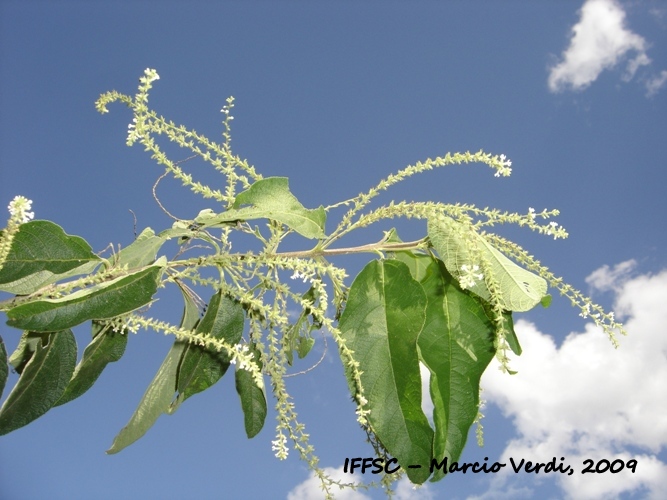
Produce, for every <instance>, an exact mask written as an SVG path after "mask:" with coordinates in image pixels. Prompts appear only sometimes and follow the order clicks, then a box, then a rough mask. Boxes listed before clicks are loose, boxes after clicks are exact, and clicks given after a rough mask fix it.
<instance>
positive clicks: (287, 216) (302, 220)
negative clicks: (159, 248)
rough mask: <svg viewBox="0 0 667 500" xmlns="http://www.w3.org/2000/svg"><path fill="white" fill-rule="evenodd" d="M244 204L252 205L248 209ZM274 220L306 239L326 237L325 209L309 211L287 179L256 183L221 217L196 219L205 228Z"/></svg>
mask: <svg viewBox="0 0 667 500" xmlns="http://www.w3.org/2000/svg"><path fill="white" fill-rule="evenodd" d="M243 205H250V206H249V207H244V206H243ZM262 218H267V219H274V220H277V221H278V222H282V223H283V224H285V225H286V226H288V227H290V228H291V229H293V230H294V231H296V232H297V233H299V234H301V235H302V236H305V237H306V238H324V236H325V234H324V223H325V221H326V212H325V211H324V207H322V206H320V207H319V208H316V209H313V210H308V209H306V208H304V206H303V205H302V204H301V203H300V202H299V200H297V199H296V197H295V196H294V195H293V194H292V193H291V192H290V190H289V183H288V179H287V177H268V178H266V179H261V180H259V181H257V182H255V183H254V184H253V185H252V186H250V188H248V189H247V190H246V191H243V192H242V193H239V194H238V196H237V197H236V200H235V202H234V205H233V207H232V208H231V209H230V210H227V211H226V212H223V213H221V214H212V213H210V214H204V215H200V216H199V217H197V218H196V219H195V222H196V223H197V224H200V225H201V226H202V227H211V226H216V225H219V224H222V223H226V222H233V221H236V220H252V219H262Z"/></svg>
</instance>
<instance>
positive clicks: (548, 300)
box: [540, 294, 553, 309]
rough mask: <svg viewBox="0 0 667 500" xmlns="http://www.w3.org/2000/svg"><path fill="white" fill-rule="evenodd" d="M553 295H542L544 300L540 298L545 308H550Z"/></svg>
mask: <svg viewBox="0 0 667 500" xmlns="http://www.w3.org/2000/svg"><path fill="white" fill-rule="evenodd" d="M552 298H553V297H551V295H549V294H546V295H545V296H544V297H542V300H540V303H541V304H542V307H544V308H545V309H546V308H548V307H549V306H550V305H551V299H552Z"/></svg>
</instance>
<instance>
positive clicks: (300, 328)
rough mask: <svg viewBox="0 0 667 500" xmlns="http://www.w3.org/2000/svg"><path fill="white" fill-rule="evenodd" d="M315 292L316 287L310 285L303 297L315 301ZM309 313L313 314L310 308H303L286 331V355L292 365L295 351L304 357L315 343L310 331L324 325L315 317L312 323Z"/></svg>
mask: <svg viewBox="0 0 667 500" xmlns="http://www.w3.org/2000/svg"><path fill="white" fill-rule="evenodd" d="M315 292H316V290H315V287H310V288H309V289H308V291H307V292H306V293H304V294H303V295H302V296H301V298H303V299H306V300H310V301H315V299H316V296H315ZM309 315H311V311H310V309H304V310H302V311H301V314H300V315H299V317H298V318H297V320H296V321H295V322H294V323H293V324H292V325H290V326H289V328H287V330H286V332H285V336H284V345H285V346H286V347H285V356H286V357H287V362H288V363H289V365H290V366H292V362H293V361H294V351H296V352H297V355H298V356H299V359H303V358H305V357H306V356H307V355H308V353H309V352H310V350H311V349H312V348H313V346H314V345H315V339H313V338H312V337H311V336H310V332H312V331H313V330H317V329H319V328H321V327H322V325H321V324H320V323H319V322H317V321H315V319H314V318H313V323H311V322H310V321H309V320H308V316H309Z"/></svg>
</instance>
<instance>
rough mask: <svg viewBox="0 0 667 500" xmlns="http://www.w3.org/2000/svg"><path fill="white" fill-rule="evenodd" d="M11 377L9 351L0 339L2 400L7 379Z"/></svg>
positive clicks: (0, 388) (0, 396) (0, 387)
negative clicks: (8, 359) (8, 361)
mask: <svg viewBox="0 0 667 500" xmlns="http://www.w3.org/2000/svg"><path fill="white" fill-rule="evenodd" d="M8 376H9V365H8V364H7V349H5V342H4V341H3V340H2V337H0V398H2V392H3V391H4V390H5V384H6V383H7V377H8Z"/></svg>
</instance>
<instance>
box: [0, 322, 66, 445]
mask: <svg viewBox="0 0 667 500" xmlns="http://www.w3.org/2000/svg"><path fill="white" fill-rule="evenodd" d="M75 364H76V341H75V340H74V334H73V333H72V331H71V330H64V331H61V332H55V333H51V334H50V335H49V336H48V337H47V344H46V345H44V346H43V345H42V343H41V342H39V343H38V344H37V346H36V350H35V353H34V354H33V356H32V358H30V361H28V363H27V364H26V365H25V368H24V370H23V373H21V377H20V378H19V380H18V382H17V383H16V385H15V386H14V389H13V390H12V392H11V393H10V394H9V396H7V400H6V401H5V403H4V404H3V405H2V408H0V435H3V434H7V433H8V432H11V431H13V430H15V429H18V428H19V427H23V426H24V425H27V424H29V423H30V422H32V421H33V420H35V419H36V418H38V417H41V416H42V415H44V414H45V413H46V412H47V411H49V409H51V407H52V406H53V405H54V404H55V402H56V401H58V399H60V397H61V396H62V394H63V392H64V391H65V387H67V383H68V382H69V380H70V378H71V376H72V372H73V371H74V365H75Z"/></svg>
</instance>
